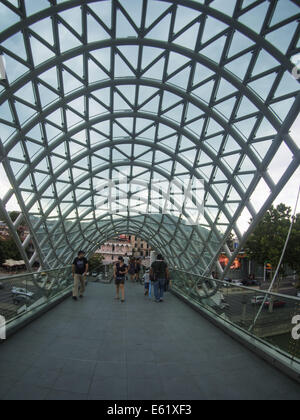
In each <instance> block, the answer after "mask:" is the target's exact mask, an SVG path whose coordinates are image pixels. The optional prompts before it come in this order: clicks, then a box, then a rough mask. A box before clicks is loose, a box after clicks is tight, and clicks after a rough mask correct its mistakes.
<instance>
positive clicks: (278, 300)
mask: <svg viewBox="0 0 300 420" xmlns="http://www.w3.org/2000/svg"><path fill="white" fill-rule="evenodd" d="M170 272H171V291H172V292H173V293H174V294H175V295H177V296H178V297H180V298H182V299H183V300H184V301H185V302H186V303H187V304H189V305H191V306H193V307H194V308H195V309H196V310H198V311H199V312H201V313H202V314H203V315H204V316H205V317H207V318H209V319H210V320H211V321H212V322H213V323H215V324H216V325H218V326H219V327H221V328H222V329H224V330H226V332H227V333H228V334H230V335H233V336H235V337H236V338H237V339H238V340H239V341H241V342H243V343H244V344H246V345H247V346H248V347H250V348H251V349H252V350H254V351H256V352H258V353H259V354H260V355H261V356H262V357H263V358H265V359H267V360H268V361H270V362H271V363H275V364H276V365H278V366H280V367H281V368H282V369H283V370H284V371H285V372H287V371H288V373H289V374H290V375H292V376H293V377H294V378H295V379H297V380H300V339H299V340H297V338H296V337H297V336H298V334H299V327H298V325H297V324H295V319H296V316H298V315H300V298H299V297H296V296H291V295H287V294H283V293H276V292H270V291H268V290H260V289H258V288H256V287H253V288H252V287H249V286H244V285H236V284H234V283H230V282H227V281H226V280H219V279H214V278H212V277H207V276H203V275H201V274H195V273H191V272H189V271H185V270H182V269H178V268H176V267H171V268H170ZM258 296H262V298H261V299H257V297H258ZM267 298H269V299H267ZM262 299H264V301H263V305H261V304H262ZM260 307H262V310H261V312H260V313H259V316H257V314H258V311H259V308H260ZM254 320H256V322H255V323H254ZM249 327H251V328H249ZM294 328H295V330H294ZM249 329H250V331H249Z"/></svg>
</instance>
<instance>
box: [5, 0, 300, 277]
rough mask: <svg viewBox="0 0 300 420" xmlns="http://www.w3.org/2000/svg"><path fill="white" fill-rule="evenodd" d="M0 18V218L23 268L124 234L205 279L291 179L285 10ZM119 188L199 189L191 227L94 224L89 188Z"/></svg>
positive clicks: (32, 8)
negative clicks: (1, 63)
mask: <svg viewBox="0 0 300 420" xmlns="http://www.w3.org/2000/svg"><path fill="white" fill-rule="evenodd" d="M0 14H2V16H3V17H4V19H2V23H1V25H2V26H1V27H0V28H1V30H2V32H1V33H0V52H1V54H3V55H4V57H5V60H6V71H7V78H6V79H4V80H2V81H1V82H0V137H1V142H0V157H1V168H0V170H1V173H0V175H1V177H3V179H5V180H6V181H7V185H10V187H8V188H6V187H5V188H4V189H5V191H3V193H2V194H1V201H0V210H1V212H2V213H3V214H4V217H5V221H6V222H7V223H8V225H9V227H10V228H11V231H12V232H13V235H14V238H15V240H16V242H17V244H18V246H19V248H20V250H21V252H22V256H23V258H24V260H25V262H26V264H27V266H28V268H30V267H31V266H32V264H33V262H34V261H35V260H36V259H39V260H40V262H41V263H42V266H43V267H45V268H48V267H50V268H52V267H55V266H57V265H65V264H66V261H68V262H69V261H70V260H71V258H72V256H73V255H74V254H75V253H76V252H77V250H78V249H79V248H84V249H86V250H87V252H88V253H91V252H93V251H94V250H95V249H96V248H97V247H98V246H99V244H100V243H103V242H104V241H106V240H107V239H109V238H111V237H114V236H115V235H116V234H119V233H127V234H136V235H139V236H141V237H142V238H144V239H146V240H148V242H149V243H150V244H151V245H152V246H153V247H154V248H155V249H157V250H159V251H162V252H163V253H164V254H165V255H166V258H167V259H168V261H169V262H170V263H171V264H172V265H173V266H180V267H181V268H183V269H189V270H190V271H193V270H194V271H200V272H202V273H203V272H205V271H206V272H207V270H208V267H210V266H211V265H212V263H214V262H215V261H216V258H217V255H218V253H219V251H220V249H221V248H223V247H224V246H225V248H226V238H227V237H228V235H229V234H230V233H231V232H233V233H234V234H235V235H236V236H237V238H238V239H239V242H240V246H242V245H243V243H244V241H245V240H246V238H247V237H248V235H249V234H250V233H251V231H252V230H253V229H254V227H255V226H256V224H257V222H258V221H259V220H260V218H261V217H262V215H263V214H264V212H265V211H266V209H267V208H268V207H269V206H270V204H271V203H272V202H273V201H274V199H275V198H276V196H277V195H278V194H279V192H280V191H281V190H282V188H283V187H284V185H285V184H286V183H287V181H288V180H289V178H290V177H291V175H292V174H293V173H294V172H295V171H296V170H297V168H298V167H299V163H300V153H299V147H298V145H297V144H296V140H295V139H293V138H292V137H291V136H290V134H289V131H290V129H291V127H292V126H293V124H294V123H295V120H296V118H297V116H298V113H299V107H300V95H299V84H298V81H297V77H295V72H293V70H294V69H295V63H293V62H292V58H293V57H294V56H296V55H297V54H299V52H300V48H299V17H300V14H299V8H298V6H297V2H296V1H292V0H270V1H267V0H227V1H226V2H225V1H223V0H222V1H221V0H199V1H196V0H195V1H192V0H165V1H160V0H83V1H82V0H68V1H67V0H65V1H64V0H39V1H35V0H34V1H31V0H1V2H0ZM299 61H300V60H299ZM292 74H294V77H293V75H292ZM281 158H282V159H281ZM278 159H281V164H280V165H278ZM120 174H121V175H126V176H128V177H129V179H130V180H132V181H137V182H138V181H141V180H142V181H146V182H148V185H150V186H151V183H152V182H153V181H154V180H155V179H157V178H163V179H166V180H172V179H174V178H177V179H180V178H181V177H183V176H193V177H195V178H196V179H204V181H205V214H204V220H203V221H202V222H201V224H200V225H197V226H187V225H186V224H185V223H183V221H182V219H181V218H175V217H172V216H171V215H168V214H162V212H161V211H160V210H161V209H158V211H157V214H148V215H143V214H140V215H139V214H137V215H132V214H130V213H128V214H127V216H126V215H125V216H124V215H123V216H122V217H121V216H120V215H117V214H109V213H107V212H105V211H103V209H102V208H101V205H103V203H104V202H105V196H103V194H102V193H100V192H99V190H98V184H99V183H101V182H103V180H107V179H111V178H118V177H119V176H120ZM13 200H17V202H18V205H19V207H20V210H21V212H22V214H21V215H20V217H19V218H18V219H17V220H16V221H15V222H14V223H13V222H12V220H11V219H10V216H9V214H8V212H7V211H6V209H7V208H8V206H9V205H10V203H11V202H12V201H13ZM99 200H100V201H99ZM101 200H102V201H101ZM103 200H104V201H103ZM99 203H100V204H99ZM243 218H244V219H245V218H248V220H250V218H252V223H251V225H250V226H249V228H248V230H247V231H246V232H244V231H243V230H242V229H241V226H240V224H239V223H240V222H239V221H240V220H241V219H243ZM24 220H25V222H26V224H27V225H28V226H29V228H30V235H29V236H28V237H27V239H26V240H25V241H24V242H23V243H22V242H21V240H20V239H19V236H18V235H17V233H16V228H17V227H18V225H19V224H20V223H21V222H22V221H24ZM30 241H32V242H33V244H34V247H35V254H34V255H33V257H32V258H31V259H30V260H29V259H28V258H27V255H26V252H25V250H26V247H27V246H28V244H29V242H30ZM226 249H227V248H226ZM227 252H228V255H229V256H231V254H230V251H229V249H227ZM233 257H234V256H232V258H233Z"/></svg>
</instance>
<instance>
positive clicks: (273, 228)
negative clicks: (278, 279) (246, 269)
mask: <svg viewBox="0 0 300 420" xmlns="http://www.w3.org/2000/svg"><path fill="white" fill-rule="evenodd" d="M290 224H291V208H290V207H286V206H285V205H284V204H279V205H278V206H277V207H276V208H274V207H273V206H271V208H270V209H269V210H268V211H267V213H266V214H265V216H264V217H263V219H262V220H261V221H260V222H259V224H258V226H257V227H256V229H255V230H254V232H253V233H252V234H251V235H250V237H249V239H248V241H247V243H246V245H245V251H246V253H247V255H248V256H249V257H250V258H251V259H253V260H255V261H257V262H258V263H260V264H262V265H263V264H264V263H265V262H268V263H270V264H271V265H272V267H276V266H277V265H278V263H279V259H280V256H281V253H282V250H283V247H284V244H285V241H286V237H287V234H288V230H289V228H290ZM299 246H300V215H298V216H297V222H296V223H295V225H294V226H293V230H292V235H291V238H290V241H289V243H288V247H287V250H286V253H285V256H284V259H283V265H284V264H288V265H289V266H291V267H292V268H294V269H296V270H298V272H299V270H300V264H299V252H300V249H299ZM283 265H282V267H283Z"/></svg>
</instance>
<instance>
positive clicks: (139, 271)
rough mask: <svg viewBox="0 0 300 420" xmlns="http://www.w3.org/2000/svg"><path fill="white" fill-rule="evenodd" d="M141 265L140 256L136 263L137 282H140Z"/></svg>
mask: <svg viewBox="0 0 300 420" xmlns="http://www.w3.org/2000/svg"><path fill="white" fill-rule="evenodd" d="M141 266H142V263H141V259H140V258H138V259H137V260H136V264H135V281H136V282H137V283H139V282H140V274H141Z"/></svg>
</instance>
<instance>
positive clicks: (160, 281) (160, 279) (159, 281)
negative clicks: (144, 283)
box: [150, 254, 169, 302]
mask: <svg viewBox="0 0 300 420" xmlns="http://www.w3.org/2000/svg"><path fill="white" fill-rule="evenodd" d="M150 279H151V281H152V282H153V286H154V296H155V302H163V301H164V300H163V297H164V291H165V284H166V282H167V281H169V269H168V264H167V263H166V262H165V261H164V258H163V256H162V255H161V254H159V255H158V256H157V260H156V261H154V263H152V265H151V269H150Z"/></svg>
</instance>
